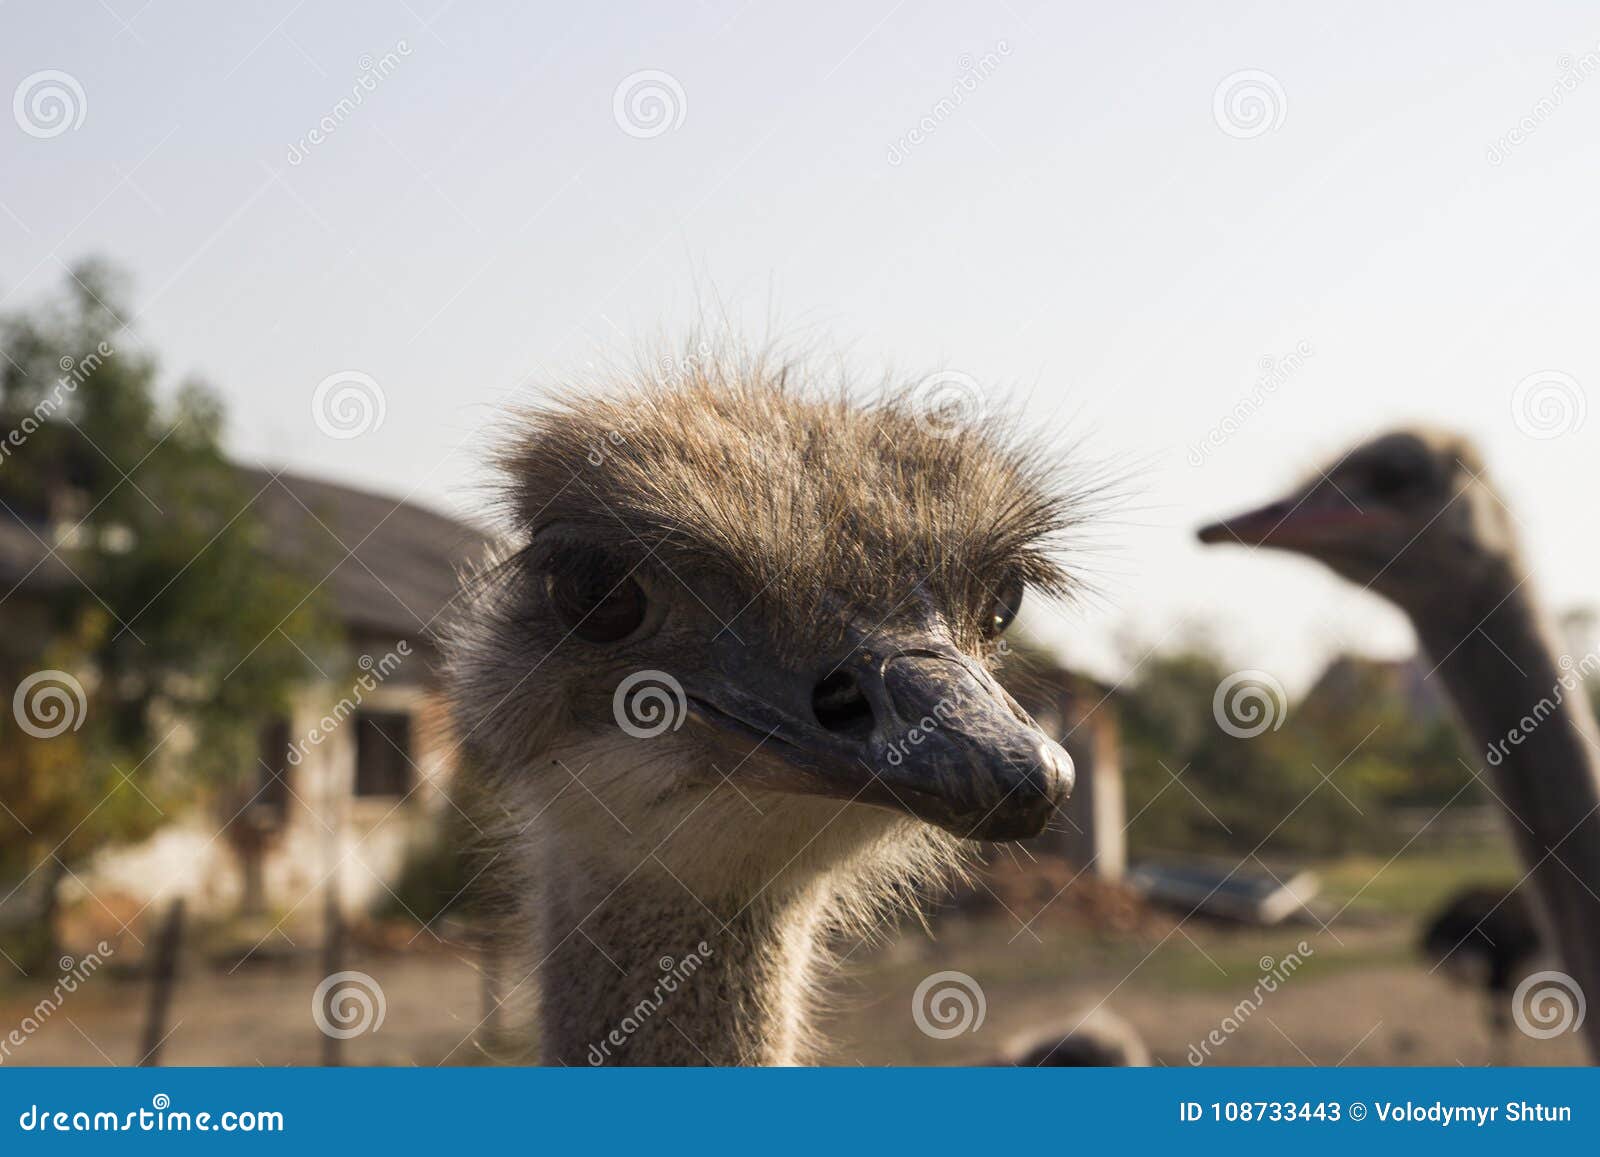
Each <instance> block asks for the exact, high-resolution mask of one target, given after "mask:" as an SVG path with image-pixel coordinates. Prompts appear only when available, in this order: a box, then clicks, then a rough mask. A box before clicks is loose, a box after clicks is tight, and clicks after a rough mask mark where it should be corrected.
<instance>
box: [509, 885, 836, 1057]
mask: <svg viewBox="0 0 1600 1157" xmlns="http://www.w3.org/2000/svg"><path fill="white" fill-rule="evenodd" d="M561 877H562V873H559V872H552V873H549V874H547V875H546V879H555V880H558V879H561ZM712 903H713V905H716V906H714V907H708V906H707V905H706V904H703V903H701V901H700V900H698V899H696V898H695V897H694V896H692V895H690V894H689V892H688V891H687V890H685V888H684V887H683V886H682V885H681V884H679V883H677V882H676V881H675V880H674V879H673V878H672V877H671V876H670V875H669V874H668V873H667V872H666V871H665V870H664V869H663V868H661V867H659V866H657V865H656V864H655V863H650V862H647V863H646V864H644V865H641V866H640V867H639V868H638V869H637V870H636V871H635V872H634V873H633V874H632V875H630V876H628V877H626V878H624V879H622V880H591V881H588V882H586V883H585V884H583V885H581V886H567V887H563V888H561V889H560V890H558V891H555V892H553V893H551V894H547V895H546V896H544V897H543V898H542V902H541V905H540V907H541V910H542V916H541V919H542V923H543V929H542V936H541V939H542V941H543V944H544V945H545V947H543V948H542V949H541V954H548V955H547V956H546V959H545V960H544V962H543V964H542V965H541V966H540V968H539V973H538V974H539V977H540V986H539V987H540V991H541V999H540V1021H541V1025H542V1036H543V1040H542V1050H541V1052H542V1058H541V1059H542V1060H543V1063H545V1064H568V1065H602V1064H622V1065H741V1064H742V1065H785V1064H795V1063H798V1062H799V1054H800V1051H801V1048H802V1044H803V1033H802V1031H801V1029H802V1024H803V1020H804V1016H803V1013H804V1007H803V1006H804V997H805V993H806V991H807V984H806V980H807V975H808V973H809V971H810V968H811V964H812V961H813V959H814V958H815V955H816V951H817V944H816V939H817V936H818V931H817V930H818V928H819V927H820V916H821V905H820V904H819V903H815V902H808V901H807V900H806V899H805V898H803V897H790V898H788V899H787V900H784V899H778V898H768V897H765V896H762V897H760V898H758V899H757V900H756V901H754V902H750V903H745V902H743V901H738V902H735V901H727V902H722V903H720V905H719V904H717V902H716V901H714V900H713V901H712ZM719 907H720V909H721V910H718V908H719Z"/></svg>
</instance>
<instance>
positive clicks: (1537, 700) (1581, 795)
mask: <svg viewBox="0 0 1600 1157" xmlns="http://www.w3.org/2000/svg"><path fill="white" fill-rule="evenodd" d="M1412 619H1413V621H1414V622H1415V623H1416V626H1417V631H1418V634H1419V635H1420V636H1421V638H1422V643H1423V647H1424V649H1425V650H1426V651H1427V652H1428V654H1429V655H1430V656H1431V657H1432V659H1433V661H1434V662H1435V663H1436V664H1437V665H1438V674H1439V676H1440V677H1441V678H1442V679H1443V680H1444V683H1445V686H1446V688H1447V689H1448V690H1449V692H1450V697H1451V698H1452V699H1453V700H1454V702H1455V705H1456V708H1457V711H1458V713H1459V714H1460V716H1461V720H1462V723H1463V724H1464V726H1465V728H1466V730H1467V731H1468V733H1469V734H1470V735H1471V737H1472V740H1473V745H1474V748H1475V751H1474V759H1473V760H1472V762H1473V764H1474V766H1479V767H1481V766H1483V765H1484V764H1487V765H1488V771H1489V775H1488V778H1489V780H1490V782H1491V784H1492V786H1493V788H1494V791H1495V794H1496V795H1497V796H1498V797H1499V800H1500V802H1501V803H1502V804H1503V805H1504V807H1505V810H1506V811H1507V812H1509V813H1510V819H1509V826H1510V829H1511V834H1512V837H1513V839H1514V841H1515V843H1516V846H1517V850H1518V852H1519V853H1520V855H1521V858H1522V860H1523V864H1524V867H1525V868H1526V869H1527V870H1528V873H1529V874H1528V881H1529V883H1530V884H1531V885H1532V888H1533V891H1534V893H1535V897H1536V900H1537V905H1536V906H1537V907H1539V908H1541V909H1542V912H1543V916H1544V918H1545V922H1546V926H1547V929H1549V930H1550V931H1552V932H1553V933H1554V936H1555V941H1554V943H1555V944H1556V946H1557V947H1558V948H1559V950H1560V954H1561V957H1562V959H1563V961H1564V963H1565V967H1566V969H1567V971H1568V972H1570V973H1571V974H1572V975H1573V977H1574V978H1575V979H1576V980H1577V981H1578V983H1579V985H1580V987H1581V988H1582V989H1583V992H1584V994H1585V996H1586V997H1587V998H1588V1000H1589V1001H1590V1002H1591V1003H1592V1002H1594V1001H1597V1000H1600V758H1597V752H1600V737H1597V734H1596V728H1595V721H1594V715H1593V713H1592V712H1591V710H1590V708H1589V703H1588V696H1587V688H1585V687H1584V686H1583V683H1582V681H1581V679H1582V674H1583V672H1582V671H1581V670H1580V669H1571V670H1569V669H1568V668H1567V667H1565V666H1563V665H1562V662H1561V660H1560V659H1559V658H1558V657H1557V653H1556V647H1555V644H1554V641H1553V640H1554V634H1553V631H1552V630H1551V628H1550V627H1549V625H1548V624H1547V623H1546V621H1545V619H1544V616H1543V615H1542V614H1541V612H1540V610H1539V607H1538V605H1537V602H1536V600H1535V598H1534V595H1533V593H1532V591H1531V590H1530V589H1529V584H1528V583H1527V582H1526V581H1524V580H1523V576H1522V575H1520V574H1514V573H1511V570H1510V568H1507V571H1506V573H1504V574H1503V575H1502V576H1501V577H1500V578H1498V579H1496V580H1494V581H1491V582H1486V583H1482V584H1479V587H1478V588H1477V589H1472V590H1467V591H1462V592H1448V593H1446V592H1441V593H1440V597H1439V598H1438V599H1437V600H1436V601H1435V602H1434V603H1432V604H1430V605H1429V606H1427V607H1418V608H1414V609H1413V610H1412ZM1568 662H1569V663H1570V662H1571V660H1568ZM1585 1030H1586V1031H1587V1033H1588V1036H1589V1042H1590V1049H1591V1052H1593V1053H1594V1054H1595V1056H1596V1058H1597V1059H1600V1017H1594V1016H1590V1017H1588V1018H1587V1019H1586V1021H1585Z"/></svg>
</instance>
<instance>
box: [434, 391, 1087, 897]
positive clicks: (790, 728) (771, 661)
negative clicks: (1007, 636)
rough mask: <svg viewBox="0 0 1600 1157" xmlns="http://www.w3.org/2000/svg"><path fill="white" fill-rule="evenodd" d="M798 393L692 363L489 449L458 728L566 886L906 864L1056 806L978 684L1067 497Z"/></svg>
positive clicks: (455, 671) (913, 413)
mask: <svg viewBox="0 0 1600 1157" xmlns="http://www.w3.org/2000/svg"><path fill="white" fill-rule="evenodd" d="M787 376H790V375H788V374H784V373H780V372H779V371H776V370H769V369H766V368H764V367H762V366H761V365H754V366H752V365H748V364H746V365H744V366H741V367H740V368H739V369H737V370H735V369H732V368H728V367H720V366H712V365H707V364H705V363H703V362H700V361H698V360H694V359H691V360H690V363H689V365H688V367H687V369H686V371H685V372H684V373H683V374H682V375H681V376H680V377H679V380H677V381H674V382H671V383H661V382H659V381H658V382H655V383H653V384H645V385H639V386H633V387H630V388H629V389H627V390H624V391H618V392H614V393H610V394H607V395H603V396H600V397H584V398H581V399H579V398H567V399H565V400H563V401H559V402H556V403H553V404H551V405H549V406H546V407H541V408H538V409H535V410H532V411H530V412H527V413H525V414H523V415H521V416H520V420H519V422H518V423H517V427H516V430H515V433H514V434H513V435H512V437H511V438H510V439H509V440H508V442H507V444H506V446H505V447H504V449H503V451H502V453H501V455H500V459H499V466H500V467H501V471H502V476H503V480H504V488H505V489H504V498H505V506H506V509H507V512H508V515H509V522H510V524H511V526H512V528H513V530H512V533H511V536H510V539H509V542H508V545H506V546H505V547H503V548H502V549H501V550H500V551H499V553H498V555H497V556H496V557H495V558H493V559H492V560H490V563H489V564H488V565H487V566H486V567H485V568H484V569H483V570H482V571H481V573H479V574H478V575H476V576H475V578H474V580H473V589H474V591H475V596H474V598H473V600H472V605H471V607H470V608H469V610H468V611H467V612H466V613H465V615H464V618H463V621H462V622H461V623H459V624H458V625H457V629H456V630H455V631H454V632H453V636H454V643H453V657H452V682H453V688H454V701H455V710H456V717H457V726H458V728H459V730H460V732H461V733H462V734H463V735H464V736H465V745H466V748H467V750H468V753H469V755H470V757H471V763H472V764H474V765H475V766H477V767H478V768H480V769H483V774H485V775H488V776H489V777H490V780H489V783H490V788H491V798H493V799H494V800H495V801H496V802H497V803H498V804H500V805H501V807H503V809H504V811H505V814H506V816H507V819H508V824H509V826H511V827H512V828H513V829H514V830H518V831H521V830H525V829H526V830H529V831H530V834H529V835H528V836H527V837H525V838H526V839H532V840H535V841H543V843H544V845H545V846H546V848H547V849H550V850H553V851H554V852H555V854H556V855H557V856H558V857H559V862H560V863H561V864H562V865H563V867H564V869H565V870H577V871H582V870H585V869H592V870H594V871H595V872H596V873H598V874H600V875H609V876H610V877H611V878H616V877H618V876H620V875H622V874H623V873H626V872H629V870H630V869H633V868H634V867H635V866H636V865H637V863H638V862H639V859H640V857H641V856H644V855H647V854H648V856H649V857H650V858H652V859H653V860H654V861H655V862H657V863H659V864H661V865H662V866H663V867H664V868H665V869H666V870H668V871H669V872H670V873H671V874H672V875H673V877H674V878H675V879H676V880H678V881H679V882H681V883H682V884H683V885H684V886H685V887H686V888H688V889H689V890H690V891H691V892H692V893H693V894H694V895H695V896H696V897H711V896H718V895H722V896H727V895H730V894H732V895H734V896H738V895H739V894H741V893H742V894H746V895H748V894H749V893H751V892H753V891H755V890H756V889H757V888H758V887H759V888H760V889H767V888H768V887H769V886H774V885H775V881H776V880H777V878H778V877H779V876H781V877H782V878H783V879H784V880H789V881H794V880H799V879H804V878H806V877H808V876H810V877H815V876H816V875H817V874H818V873H819V872H821V871H823V870H825V869H827V868H831V867H836V866H838V865H839V864H840V862H841V861H847V862H849V863H851V864H853V865H854V866H856V867H857V868H859V869H861V870H863V871H868V872H870V871H871V870H872V869H873V867H874V866H875V865H876V866H880V867H881V866H883V865H885V864H890V863H898V865H899V867H900V868H902V869H907V870H914V869H915V868H919V867H923V866H926V865H927V863H928V861H929V860H930V858H932V859H941V858H944V857H945V854H946V853H948V852H949V851H950V850H951V849H950V848H949V847H948V846H947V845H948V844H949V843H950V842H951V841H950V840H949V837H959V838H970V839H987V840H1011V839H1017V838H1021V837H1026V836H1032V835H1036V834H1038V833H1039V832H1040V831H1042V830H1043V828H1044V827H1045V824H1046V822H1047V820H1048V819H1049V818H1050V817H1051V815H1052V813H1053V812H1054V810H1055V809H1056V808H1057V807H1058V806H1059V805H1061V804H1062V803H1063V802H1064V801H1065V800H1066V798H1067V795H1068V792H1069V791H1070V790H1071V787H1072V778H1073V770H1072V764H1071V761H1070V759H1069V758H1068V757H1067V755H1066V753H1065V751H1064V750H1062V748H1061V747H1060V746H1058V745H1057V744H1056V743H1055V742H1053V741H1052V740H1051V739H1049V738H1048V737H1047V736H1045V735H1044V734H1043V733H1042V732H1041V731H1040V730H1039V728H1038V727H1037V726H1036V724H1035V723H1034V722H1033V720H1032V719H1030V718H1029V716H1028V715H1027V713H1026V712H1024V711H1023V709H1022V708H1021V707H1020V706H1019V705H1018V704H1017V703H1016V701H1015V700H1013V699H1012V698H1011V696H1010V695H1008V694H1007V693H1006V692H1005V691H1004V690H1003V689H1002V688H1001V686H1000V685H999V683H998V682H997V681H996V680H995V678H994V676H993V674H992V673H991V670H990V668H991V665H992V662H993V659H994V656H995V653H996V650H997V648H999V647H1002V646H1003V644H1002V643H1001V642H1000V637H1001V635H1002V634H1003V633H1004V631H1005V630H1006V628H1007V626H1008V625H1009V624H1010V623H1011V621H1012V619H1013V618H1014V616H1015V615H1016V612H1017V608H1018V606H1019V605H1020V604H1021V602H1022V600H1023V598H1024V593H1025V592H1028V591H1034V592H1047V593H1058V592H1060V591H1062V590H1063V588H1064V587H1065V586H1066V585H1067V581H1068V579H1067V576H1066V574H1065V573H1064V572H1063V570H1062V569H1061V567H1060V564H1059V563H1058V562H1056V561H1053V559H1052V556H1051V554H1050V553H1049V548H1050V546H1051V541H1052V539H1054V538H1055V536H1057V535H1058V534H1059V533H1060V532H1061V531H1062V530H1064V529H1065V528H1067V527H1068V526H1070V525H1071V524H1072V523H1073V522H1074V521H1075V517H1076V516H1075V513H1074V511H1075V507H1074V506H1073V505H1072V504H1071V503H1069V502H1068V501H1067V499H1066V498H1065V497H1064V496H1063V495H1062V494H1061V493H1059V492H1058V491H1056V490H1055V489H1052V487H1051V485H1050V477H1049V471H1048V470H1047V469H1046V468H1044V467H1042V466H1040V465H1039V463H1038V461H1037V460H1036V459H1035V457H1033V456H1031V455H1030V454H1028V453H1025V452H1020V451H1013V450H1009V449H1007V448H1005V444H1004V440H1003V439H1002V438H1001V437H1000V436H999V433H998V432H997V431H995V430H985V429H982V428H968V427H966V426H961V425H950V424H947V423H946V418H948V416H949V415H948V414H934V415H931V416H930V415H927V414H924V413H921V412H919V410H918V409H917V407H915V406H914V405H912V404H911V403H910V402H909V401H908V400H907V399H905V398H904V397H901V398H899V399H896V398H892V397H891V398H889V399H887V400H883V401H880V402H877V403H875V404H871V405H858V404H854V403H851V402H850V401H848V400H847V399H846V398H845V397H844V395H843V394H842V393H839V394H821V393H817V392H806V391H802V390H798V389H796V388H793V387H792V386H786V385H785V384H784V382H783V380H782V379H783V378H784V377H787ZM530 825H531V827H530ZM912 861H916V863H915V864H913V863H912ZM544 862H545V863H546V864H548V863H549V859H548V858H547V859H546V860H545V861H544ZM901 874H902V873H900V872H891V874H890V877H889V878H890V879H893V880H898V879H899V878H900V876H901ZM773 890H775V891H781V886H774V888H773Z"/></svg>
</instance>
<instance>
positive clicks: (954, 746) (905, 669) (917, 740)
mask: <svg viewBox="0 0 1600 1157" xmlns="http://www.w3.org/2000/svg"><path fill="white" fill-rule="evenodd" d="M721 658H722V660H723V663H722V666H723V667H724V671H723V678H721V679H719V680H718V681H717V682H716V684H715V686H714V687H711V686H707V687H704V688H697V689H690V690H689V692H688V696H687V698H688V704H689V716H690V718H691V719H693V720H694V721H695V722H697V723H699V724H701V725H702V726H704V727H706V728H709V729H711V730H712V731H713V732H715V733H718V734H719V735H720V736H722V737H724V738H726V737H728V736H730V735H731V736H733V737H736V738H737V739H738V740H741V741H742V743H741V744H740V746H742V747H743V749H744V750H743V751H741V752H740V754H741V755H742V756H744V759H743V761H742V762H741V763H740V764H739V766H738V768H737V776H738V778H739V779H740V780H742V781H744V782H746V783H749V784H753V785H755V786H759V787H762V788H766V789H768V790H773V791H783V792H793V793H801V794H806V795H819V796H825V797H828V798H832V799H842V800H848V801H852V802H856V803H865V804H872V805H875V806H878V807H883V808H889V809H892V810H895V811H900V812H904V813H906V814H908V815H912V816H915V817H917V818H918V819H921V820H924V821H926V822H928V823H931V824H935V825H937V826H938V827H941V828H944V829H945V830H946V831H949V832H953V833H955V834H956V835H958V836H962V837H964V838H968V839H980V840H1017V839H1026V838H1027V837H1029V836H1036V835H1038V834H1039V833H1040V832H1042V831H1044V829H1045V825H1046V824H1047V823H1048V822H1049V820H1050V817H1051V816H1052V815H1053V814H1054V813H1055V811H1056V809H1057V808H1059V807H1060V806H1061V805H1062V804H1064V803H1066V801H1067V797H1068V796H1069V795H1070V794H1071V792H1072V784H1073V766H1072V759H1071V757H1070V756H1068V755H1067V753H1066V751H1065V749H1063V748H1062V747H1061V746H1060V744H1058V743H1056V742H1054V741H1053V740H1052V739H1050V738H1049V737H1048V736H1047V735H1045V734H1044V733H1043V732H1042V731H1040V730H1039V727H1038V725H1037V724H1036V723H1035V722H1034V721H1033V720H1032V719H1031V718H1030V717H1029V716H1028V714H1027V712H1026V711H1024V710H1023V709H1022V708H1021V707H1020V706H1019V705H1018V704H1017V702H1016V700H1014V699H1012V698H1011V696H1010V695H1008V694H1007V693H1006V692H1005V690H1004V689H1003V688H1002V687H1001V686H1000V684H999V683H997V682H996V681H995V679H994V676H992V675H991V674H989V672H988V671H986V670H984V669H983V668H982V667H981V666H979V665H978V664H977V663H976V662H974V661H973V660H972V659H970V658H968V657H967V656H966V655H964V654H962V653H961V652H960V651H958V650H956V649H954V648H953V647H951V646H949V645H948V644H947V643H944V642H942V641H934V640H910V641H908V640H899V641H896V642H894V643H890V644H885V643H884V642H883V641H880V640H873V641H863V642H861V643H859V644H858V645H857V646H856V647H855V648H854V651H853V653H851V654H850V655H849V657H848V658H846V659H845V660H844V661H842V662H838V663H831V664H829V666H827V667H824V668H822V670H821V671H813V672H809V673H806V674H799V673H795V672H789V671H784V670H782V669H781V668H779V667H777V666H776V665H775V664H773V663H772V662H770V661H764V660H763V659H762V658H761V657H760V656H759V653H758V649H757V648H750V647H742V646H738V645H735V646H734V647H732V648H730V649H728V650H726V651H724V652H723V653H722V655H721ZM752 743H753V747H752ZM758 753H759V754H761V755H764V756H766V757H768V758H754V756H756V755H757V754H758ZM733 774H734V773H732V772H730V773H729V775H730V776H732V775H733Z"/></svg>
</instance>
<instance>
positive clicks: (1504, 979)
mask: <svg viewBox="0 0 1600 1157" xmlns="http://www.w3.org/2000/svg"><path fill="white" fill-rule="evenodd" d="M1542 948H1543V943H1542V941H1541V940H1540V938H1539V928H1538V925H1537V923H1536V922H1535V921H1534V918H1533V912H1532V911H1531V910H1530V909H1529V908H1528V905H1527V903H1526V902H1525V901H1524V900H1523V898H1522V895H1521V893H1519V892H1518V891H1517V890H1516V889H1515V888H1506V887H1486V886H1482V885H1475V886H1473V887H1469V888H1463V889H1462V890H1461V891H1459V892H1457V893H1456V894H1455V895H1454V896H1452V897H1450V899H1449V900H1447V901H1445V903H1444V905H1443V906H1442V907H1441V908H1440V909H1439V910H1438V911H1437V912H1435V913H1434V914H1433V915H1432V916H1431V917H1429V919H1428V925H1427V928H1426V929H1425V930H1424V931H1423V934H1422V954H1423V956H1424V957H1425V958H1426V959H1427V960H1428V963H1429V965H1430V967H1432V968H1435V969H1438V970H1441V971H1443V972H1445V973H1446V974H1447V975H1450V976H1453V977H1455V978H1457V979H1459V980H1461V981H1463V982H1464V983H1465V984H1467V985H1468V986H1469V987H1471V988H1476V989H1478V990H1480V991H1481V992H1483V994H1484V995H1485V997H1486V998H1487V1011H1488V1018H1489V1048H1490V1057H1491V1063H1493V1064H1504V1063H1505V1062H1506V1061H1507V1060H1509V1059H1510V1056H1511V1048H1510V1045H1511V1041H1512V1039H1513V1038H1512V1036H1511V1000H1512V993H1513V991H1514V990H1515V989H1516V987H1517V983H1518V982H1519V981H1521V980H1522V978H1523V977H1524V976H1526V975H1527V974H1528V973H1529V972H1530V971H1532V968H1533V963H1534V961H1535V960H1536V959H1537V958H1538V956H1539V953H1540V951H1541V950H1542Z"/></svg>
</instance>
